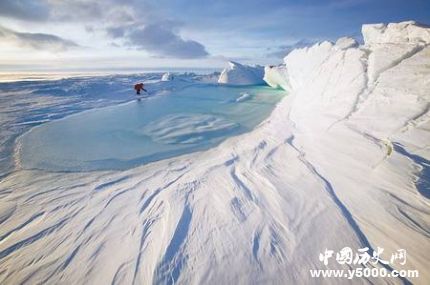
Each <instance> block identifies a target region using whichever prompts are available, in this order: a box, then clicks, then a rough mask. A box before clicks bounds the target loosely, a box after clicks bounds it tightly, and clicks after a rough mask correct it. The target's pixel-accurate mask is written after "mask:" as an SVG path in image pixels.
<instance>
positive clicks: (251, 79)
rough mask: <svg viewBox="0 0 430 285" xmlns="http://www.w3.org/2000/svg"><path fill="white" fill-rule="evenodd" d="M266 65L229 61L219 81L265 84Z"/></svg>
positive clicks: (233, 83)
mask: <svg viewBox="0 0 430 285" xmlns="http://www.w3.org/2000/svg"><path fill="white" fill-rule="evenodd" d="M263 77H264V67H263V66H260V65H256V66H249V65H243V64H240V63H237V62H234V61H230V62H229V67H228V68H225V69H224V70H223V71H222V72H221V75H220V76H219V79H218V83H222V84H232V85H260V84H264V83H265V82H264V80H263Z"/></svg>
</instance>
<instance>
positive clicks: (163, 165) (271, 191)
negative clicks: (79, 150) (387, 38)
mask: <svg viewBox="0 0 430 285" xmlns="http://www.w3.org/2000/svg"><path fill="white" fill-rule="evenodd" d="M399 25H404V24H399ZM411 25H412V24H411ZM392 31H393V33H396V32H397V31H398V29H393V30H392ZM338 44H339V45H338ZM338 44H333V43H329V42H324V43H320V44H317V45H315V46H313V47H310V48H305V49H300V50H296V51H293V52H292V53H290V54H289V55H288V56H287V57H286V58H285V65H284V66H280V67H272V68H271V69H273V70H272V71H273V73H266V78H269V79H268V80H267V81H268V83H269V84H271V85H272V84H273V85H274V86H277V87H282V88H284V87H285V88H286V89H288V90H289V96H287V97H285V98H284V99H283V100H282V101H281V102H280V103H279V104H278V106H277V107H276V108H275V110H274V111H273V113H272V115H271V116H270V117H269V118H268V119H267V120H266V121H265V122H264V123H262V124H261V125H260V126H259V127H257V128H256V129H255V130H253V131H252V132H250V133H246V134H243V135H240V136H237V137H233V138H231V139H228V140H226V141H225V142H223V143H222V144H220V145H218V146H217V147H215V148H212V149H210V150H208V151H204V152H199V153H193V154H189V155H184V156H181V157H177V158H173V159H168V160H163V161H159V162H156V163H152V164H148V165H145V166H141V167H138V168H135V169H131V170H127V171H120V172H119V171H104V172H91V173H55V172H42V171H29V170H25V171H24V170H19V171H15V172H14V173H12V174H10V175H8V176H6V177H4V178H3V179H2V180H1V183H0V199H1V200H0V209H1V210H0V223H1V227H0V283H2V284H12V283H13V284H16V283H30V284H37V283H50V284H57V283H73V284H89V283H98V284H106V283H112V284H151V283H153V284H322V283H323V284H345V280H346V279H345V278H325V279H322V278H311V276H310V273H309V270H310V269H326V268H329V269H350V268H356V267H354V266H355V265H349V264H340V263H338V262H336V261H335V257H334V256H333V257H332V259H330V260H329V264H328V265H327V266H325V265H324V264H323V263H322V262H321V261H320V260H319V258H318V256H319V253H323V252H324V251H325V249H332V250H334V251H339V250H340V249H342V248H343V247H350V248H352V249H354V251H356V250H357V249H359V248H365V247H368V248H369V249H370V250H377V248H378V247H380V248H383V249H384V252H383V254H382V257H383V258H384V259H388V260H389V259H390V254H391V253H392V252H395V251H397V250H398V249H405V250H406V251H407V261H406V264H405V265H404V266H401V265H399V264H398V263H394V264H390V265H389V266H388V265H387V266H384V267H385V268H386V269H387V270H393V269H410V270H415V269H417V270H419V278H410V279H408V278H403V279H401V278H382V277H380V278H372V277H370V278H358V277H356V278H354V279H353V280H349V282H350V283H351V284H369V283H370V284H393V283H394V284H405V283H406V284H408V283H409V282H411V283H413V284H428V283H429V281H430V271H429V270H428V268H430V259H429V257H428V252H430V243H429V238H430V230H429V229H430V208H429V205H430V202H429V200H428V199H429V192H428V185H429V160H430V152H429V145H428V143H429V141H430V133H429V129H430V117H429V113H428V111H429V102H430V98H429V96H430V92H429V90H430V86H429V84H430V73H429V69H428V66H429V64H430V48H429V47H428V44H429V42H425V41H424V42H422V41H417V42H416V43H413V44H411V43H410V42H409V43H408V44H407V45H405V46H403V44H401V43H396V44H392V43H389V44H388V43H387V44H377V45H373V44H369V43H367V44H366V45H365V46H360V47H357V46H356V45H355V44H352V41H348V40H342V41H340V42H338ZM410 45H416V47H414V48H412V49H411V48H410ZM391 49H395V50H396V52H393V53H391V52H390V50H391ZM266 70H267V69H266ZM371 72H373V73H372V75H370V73H371ZM369 78H372V79H369ZM186 126H187V125H186V124H185V127H186ZM169 132H170V133H172V134H176V133H177V131H176V130H175V129H174V128H173V129H169ZM158 135H159V136H160V137H162V138H164V137H165V134H163V133H160V134H158ZM176 137H177V136H176V135H175V136H174V138H176ZM168 138H169V139H170V135H168ZM370 252H371V251H370ZM367 266H375V267H378V268H379V267H382V265H380V264H377V265H370V264H367Z"/></svg>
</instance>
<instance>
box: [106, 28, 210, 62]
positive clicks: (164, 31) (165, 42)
mask: <svg viewBox="0 0 430 285" xmlns="http://www.w3.org/2000/svg"><path fill="white" fill-rule="evenodd" d="M108 34H109V35H110V36H111V37H113V38H119V37H123V39H124V40H125V43H126V45H128V46H130V47H134V48H137V49H142V50H146V51H148V52H150V53H152V54H154V55H157V56H162V57H174V58H200V57H206V56H208V55H209V53H208V52H207V51H206V48H205V47H204V46H203V45H202V44H201V43H199V42H197V41H193V40H186V39H183V38H182V37H181V36H180V35H178V34H177V33H175V31H174V30H173V27H172V25H166V24H148V25H146V26H144V27H140V28H135V27H126V28H124V27H117V28H110V29H109V30H108Z"/></svg>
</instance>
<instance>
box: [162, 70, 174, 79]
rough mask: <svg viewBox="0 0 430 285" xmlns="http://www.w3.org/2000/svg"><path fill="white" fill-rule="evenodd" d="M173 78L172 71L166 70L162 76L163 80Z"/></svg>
mask: <svg viewBox="0 0 430 285" xmlns="http://www.w3.org/2000/svg"><path fill="white" fill-rule="evenodd" d="M171 80H173V74H171V73H170V72H166V73H164V74H163V76H162V77H161V81H171Z"/></svg>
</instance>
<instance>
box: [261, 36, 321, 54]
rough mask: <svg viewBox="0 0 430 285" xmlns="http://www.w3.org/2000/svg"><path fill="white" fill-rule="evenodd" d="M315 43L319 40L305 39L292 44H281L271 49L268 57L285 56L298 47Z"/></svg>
mask: <svg viewBox="0 0 430 285" xmlns="http://www.w3.org/2000/svg"><path fill="white" fill-rule="evenodd" d="M315 43H317V41H311V40H306V39H303V40H300V41H298V42H296V43H294V44H291V45H281V46H278V47H276V48H271V49H269V53H268V54H267V55H266V57H268V58H284V57H285V56H287V54H289V53H290V52H292V51H293V50H294V49H296V48H304V47H308V46H312V45H314V44H315Z"/></svg>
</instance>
